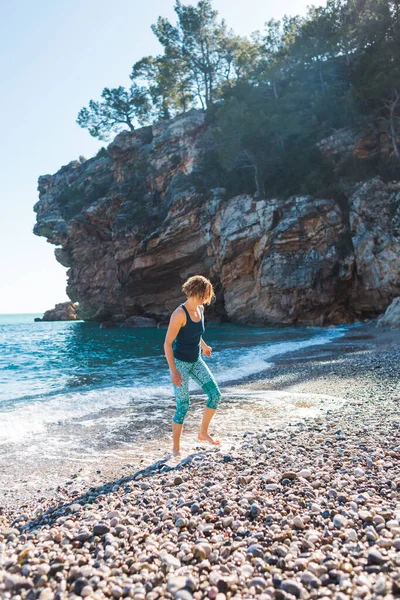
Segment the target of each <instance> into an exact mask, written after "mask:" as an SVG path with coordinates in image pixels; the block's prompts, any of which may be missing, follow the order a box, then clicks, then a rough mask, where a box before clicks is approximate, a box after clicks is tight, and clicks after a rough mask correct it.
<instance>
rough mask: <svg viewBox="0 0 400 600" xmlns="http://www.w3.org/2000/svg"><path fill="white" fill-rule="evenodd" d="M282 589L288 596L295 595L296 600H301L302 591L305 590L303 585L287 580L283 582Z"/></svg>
mask: <svg viewBox="0 0 400 600" xmlns="http://www.w3.org/2000/svg"><path fill="white" fill-rule="evenodd" d="M281 589H282V590H283V591H284V592H288V594H293V596H296V598H300V596H301V593H302V590H303V589H304V588H303V586H302V585H301V583H298V582H297V581H295V580H294V579H286V580H285V581H282V584H281Z"/></svg>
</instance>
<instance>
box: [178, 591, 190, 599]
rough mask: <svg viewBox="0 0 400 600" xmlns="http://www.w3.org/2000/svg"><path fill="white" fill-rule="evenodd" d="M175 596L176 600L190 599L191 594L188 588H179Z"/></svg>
mask: <svg viewBox="0 0 400 600" xmlns="http://www.w3.org/2000/svg"><path fill="white" fill-rule="evenodd" d="M175 598H176V600H192V598H193V596H192V594H191V593H190V592H189V590H179V591H178V592H177V593H176V594H175Z"/></svg>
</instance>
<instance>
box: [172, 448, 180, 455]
mask: <svg viewBox="0 0 400 600" xmlns="http://www.w3.org/2000/svg"><path fill="white" fill-rule="evenodd" d="M172 454H173V455H174V456H182V452H181V451H180V450H175V449H174V450H172Z"/></svg>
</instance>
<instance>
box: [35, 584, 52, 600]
mask: <svg viewBox="0 0 400 600" xmlns="http://www.w3.org/2000/svg"><path fill="white" fill-rule="evenodd" d="M53 598H54V592H53V590H51V589H50V588H48V587H46V588H43V590H42V591H41V592H40V594H39V600H53Z"/></svg>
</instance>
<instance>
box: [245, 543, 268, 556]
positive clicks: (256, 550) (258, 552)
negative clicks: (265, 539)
mask: <svg viewBox="0 0 400 600" xmlns="http://www.w3.org/2000/svg"><path fill="white" fill-rule="evenodd" d="M247 552H248V554H251V555H252V556H259V557H263V556H264V550H263V549H262V547H261V546H257V545H256V544H252V545H251V546H249V547H248V548H247Z"/></svg>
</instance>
